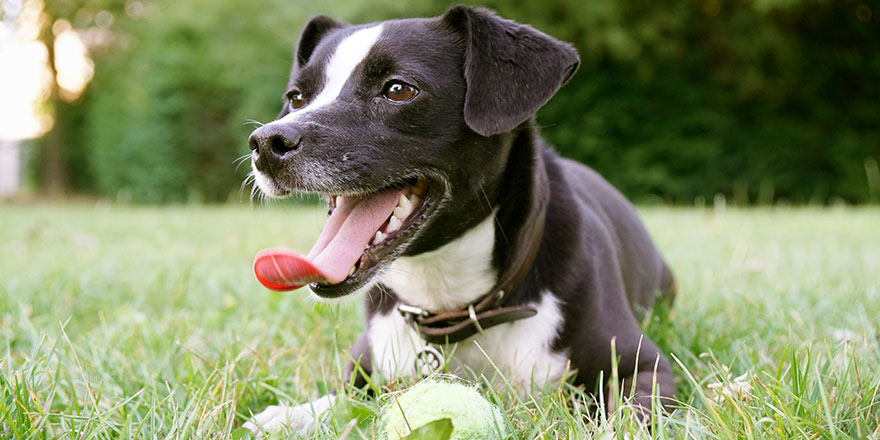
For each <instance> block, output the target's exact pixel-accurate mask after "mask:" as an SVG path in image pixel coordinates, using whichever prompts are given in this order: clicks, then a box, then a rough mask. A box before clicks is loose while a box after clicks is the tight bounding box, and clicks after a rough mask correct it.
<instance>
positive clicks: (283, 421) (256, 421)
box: [242, 395, 336, 435]
mask: <svg viewBox="0 0 880 440" xmlns="http://www.w3.org/2000/svg"><path fill="white" fill-rule="evenodd" d="M335 401H336V396H333V395H327V396H323V397H321V398H319V399H317V400H313V401H311V402H307V403H303V404H302V405H297V406H289V405H286V404H283V403H282V404H279V405H273V406H270V407H268V408H266V409H264V410H263V412H261V413H259V414H257V415H255V416H254V418H253V419H251V420H250V421H248V422H246V423H245V424H244V425H242V426H243V427H244V428H247V429H249V430H250V431H251V432H253V433H254V434H255V435H260V434H262V433H267V434H268V433H274V432H279V431H281V430H284V429H287V430H288V431H289V432H291V433H296V434H300V435H303V434H308V433H309V432H310V431H311V430H312V428H313V427H314V426H315V424H316V423H317V422H318V421H320V419H321V416H323V415H324V413H326V412H327V410H328V409H330V407H332V406H333V402H335Z"/></svg>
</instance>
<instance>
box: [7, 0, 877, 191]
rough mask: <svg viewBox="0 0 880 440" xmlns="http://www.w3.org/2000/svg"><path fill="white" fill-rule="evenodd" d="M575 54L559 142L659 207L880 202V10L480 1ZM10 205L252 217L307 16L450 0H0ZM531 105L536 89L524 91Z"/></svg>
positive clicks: (374, 16) (555, 126)
mask: <svg viewBox="0 0 880 440" xmlns="http://www.w3.org/2000/svg"><path fill="white" fill-rule="evenodd" d="M480 4H481V5H483V6H488V7H490V8H493V9H495V10H497V11H498V12H499V13H500V14H501V15H503V16H505V17H508V18H511V19H514V20H517V21H520V22H524V23H529V24H531V25H532V26H534V27H536V28H538V29H540V30H543V31H545V32H547V33H549V34H551V35H553V36H555V37H557V38H559V39H562V40H565V41H569V42H572V43H573V44H574V45H575V46H576V47H577V49H578V51H579V52H580V56H581V59H582V65H581V68H580V70H579V72H578V73H577V75H576V76H575V77H574V78H573V79H572V81H571V82H570V83H569V84H568V85H567V86H565V88H563V89H562V91H561V92H560V93H559V94H558V95H557V96H556V97H555V98H554V99H553V100H552V101H551V102H550V104H548V105H547V106H546V107H545V108H544V109H542V110H541V112H540V113H539V115H538V122H539V123H540V124H541V125H542V126H543V127H544V130H543V133H544V136H545V137H546V138H547V139H548V140H549V141H550V142H551V143H552V144H553V145H554V146H555V147H556V148H557V149H558V150H559V151H560V152H561V153H562V154H563V155H565V156H568V157H572V158H575V159H577V160H580V161H582V162H584V163H587V164H589V165H591V166H592V167H594V168H595V169H597V170H598V171H599V172H600V173H602V174H603V175H605V176H606V177H607V178H608V179H609V180H610V181H611V182H612V183H613V184H615V185H616V186H617V187H618V188H620V189H621V190H622V191H623V192H624V193H625V194H626V195H627V196H629V197H631V198H633V199H634V200H636V201H637V202H640V203H668V204H677V205H692V204H696V205H702V204H706V203H712V201H713V200H715V199H718V198H719V197H720V198H724V199H726V200H728V201H732V203H735V204H737V205H750V204H820V205H823V204H838V203H847V204H865V203H880V167H878V161H880V3H878V2H877V1H872V0H752V1H728V0H674V1H670V0H654V1H647V0H591V1H585V0H529V1H513V0H500V1H487V2H482V3H480ZM0 5H2V7H0V198H12V199H13V200H19V199H24V200H30V199H35V198H49V199H53V200H54V199H71V198H79V197H85V198H100V199H107V200H111V201H117V202H136V203H222V202H227V201H232V202H235V203H238V202H239V201H241V200H242V199H244V200H247V191H245V192H244V194H243V195H242V192H241V188H240V186H241V181H242V179H243V178H244V175H245V173H246V172H247V171H248V168H249V167H248V166H247V164H245V165H243V166H241V167H239V168H236V166H235V164H234V163H233V161H234V160H235V159H236V158H238V157H240V156H241V155H243V154H245V153H247V152H248V148H247V142H246V139H247V136H248V134H249V132H250V131H251V130H252V129H253V127H254V125H255V123H254V121H268V120H271V119H272V118H273V117H274V115H275V114H276V113H277V111H278V109H279V106H280V103H281V95H282V93H283V92H284V87H285V83H286V80H287V75H288V71H289V67H290V61H291V59H292V52H293V47H294V43H295V42H296V39H297V36H298V33H299V31H300V29H301V27H302V25H303V24H304V22H305V20H307V19H308V17H310V16H311V15H313V14H316V13H326V14H329V15H331V16H334V17H337V18H339V19H342V20H345V21H348V22H352V23H363V22H370V21H375V20H383V19H388V18H395V17H409V16H430V15H438V14H441V13H442V12H443V11H444V10H445V9H446V8H447V7H448V6H449V5H450V4H449V3H447V2H440V1H435V0H393V1H392V0H378V1H376V0H374V1H371V2H344V1H323V2H315V1H302V0H251V1H215V0H0ZM511 92H512V93H515V92H516V91H515V90H513V91H511Z"/></svg>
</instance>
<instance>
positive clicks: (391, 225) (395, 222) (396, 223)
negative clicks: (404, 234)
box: [385, 216, 400, 233]
mask: <svg viewBox="0 0 880 440" xmlns="http://www.w3.org/2000/svg"><path fill="white" fill-rule="evenodd" d="M398 229H400V219H398V218H397V217H394V216H391V218H390V219H388V226H387V227H385V232H388V233H391V232H394V231H396V230H398Z"/></svg>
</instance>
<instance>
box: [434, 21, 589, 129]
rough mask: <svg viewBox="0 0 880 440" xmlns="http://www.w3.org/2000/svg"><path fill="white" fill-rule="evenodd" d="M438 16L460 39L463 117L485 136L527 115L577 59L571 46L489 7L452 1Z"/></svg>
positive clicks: (544, 100) (571, 69)
mask: <svg viewBox="0 0 880 440" xmlns="http://www.w3.org/2000/svg"><path fill="white" fill-rule="evenodd" d="M442 20H443V23H444V24H445V25H446V26H447V27H448V28H449V29H451V30H452V31H453V32H456V33H458V34H459V35H461V38H462V41H464V44H465V61H464V79H465V83H466V84H467V92H466V93H465V101H464V120H465V122H466V123H467V124H468V126H469V127H470V128H471V129H472V130H474V131H475V132H477V133H479V134H481V135H483V136H491V135H493V134H498V133H503V132H505V131H509V130H512V129H513V128H515V127H516V126H517V125H519V124H521V123H523V122H524V121H526V120H528V119H529V118H530V117H531V116H532V115H533V114H534V113H535V112H536V111H538V109H539V108H541V106H542V105H544V104H545V103H547V101H549V100H550V98H551V97H552V96H553V94H554V93H556V91H557V90H559V88H560V87H562V85H563V84H565V83H566V82H567V81H568V80H569V78H571V76H572V75H573V74H574V72H575V70H577V67H578V65H579V64H580V59H579V58H578V55H577V52H576V51H575V50H574V48H573V47H572V46H571V45H569V44H567V43H563V42H561V41H559V40H557V39H555V38H553V37H550V36H549V35H547V34H544V33H543V32H540V31H538V30H535V29H534V28H532V27H531V26H526V25H522V24H519V23H515V22H513V21H510V20H505V19H503V18H501V17H498V16H497V15H495V13H494V12H492V11H489V10H487V9H472V8H469V7H467V6H454V7H452V8H451V9H449V10H448V11H446V14H444V15H443V17H442Z"/></svg>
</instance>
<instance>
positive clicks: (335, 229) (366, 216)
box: [254, 191, 402, 290]
mask: <svg viewBox="0 0 880 440" xmlns="http://www.w3.org/2000/svg"><path fill="white" fill-rule="evenodd" d="M401 193H402V191H386V192H384V193H382V194H377V195H374V196H370V197H366V198H354V197H343V196H339V197H337V198H336V208H335V209H333V213H332V214H330V218H329V219H327V224H325V225H324V229H323V230H322V231H321V235H320V236H319V237H318V241H316V242H315V245H314V246H312V249H311V250H310V251H309V254H308V255H307V256H305V257H303V256H301V255H298V254H296V253H294V252H292V251H288V250H283V249H274V250H271V251H263V252H261V253H260V254H257V258H256V259H255V261H254V271H255V273H256V275H257V279H258V280H259V281H260V282H261V283H263V285H265V286H266V287H268V288H270V289H274V290H290V289H295V288H298V287H301V286H304V285H306V284H308V283H311V282H329V283H331V284H336V283H340V282H342V281H343V280H345V279H346V278H347V277H348V273H349V272H350V271H351V268H352V267H354V265H355V263H357V261H358V259H359V258H360V257H361V255H362V254H363V252H364V248H365V247H366V246H367V244H368V243H369V242H370V240H372V239H373V236H374V235H376V231H378V230H379V228H380V227H381V226H382V224H383V223H385V220H388V217H390V216H391V213H392V212H393V211H394V207H395V206H397V200H398V198H399V197H400V194H401Z"/></svg>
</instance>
